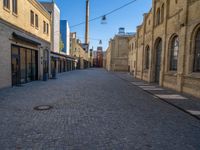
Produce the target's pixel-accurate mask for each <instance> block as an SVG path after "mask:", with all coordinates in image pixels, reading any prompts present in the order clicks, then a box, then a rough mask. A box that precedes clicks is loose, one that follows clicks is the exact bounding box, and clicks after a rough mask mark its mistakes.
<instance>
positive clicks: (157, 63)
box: [155, 38, 162, 83]
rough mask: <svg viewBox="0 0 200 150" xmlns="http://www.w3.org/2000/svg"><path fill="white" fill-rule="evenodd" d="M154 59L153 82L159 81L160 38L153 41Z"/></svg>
mask: <svg viewBox="0 0 200 150" xmlns="http://www.w3.org/2000/svg"><path fill="white" fill-rule="evenodd" d="M155 51H156V59H155V82H156V83H159V81H160V69H161V53H162V39H161V38H158V39H157V40H156V43H155Z"/></svg>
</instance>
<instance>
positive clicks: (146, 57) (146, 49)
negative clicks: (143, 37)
mask: <svg viewBox="0 0 200 150" xmlns="http://www.w3.org/2000/svg"><path fill="white" fill-rule="evenodd" d="M144 60H145V62H144V69H145V70H149V68H150V62H149V61H150V47H149V45H147V46H146V48H145V59H144Z"/></svg>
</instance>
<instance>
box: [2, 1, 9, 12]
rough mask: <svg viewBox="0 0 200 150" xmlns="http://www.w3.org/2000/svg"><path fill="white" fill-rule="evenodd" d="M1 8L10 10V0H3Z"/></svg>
mask: <svg viewBox="0 0 200 150" xmlns="http://www.w3.org/2000/svg"><path fill="white" fill-rule="evenodd" d="M3 8H4V9H6V10H10V0H3Z"/></svg>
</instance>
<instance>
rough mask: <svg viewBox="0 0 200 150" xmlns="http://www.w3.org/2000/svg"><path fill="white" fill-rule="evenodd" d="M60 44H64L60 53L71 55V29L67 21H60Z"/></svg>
mask: <svg viewBox="0 0 200 150" xmlns="http://www.w3.org/2000/svg"><path fill="white" fill-rule="evenodd" d="M60 38H61V39H60V42H61V43H60V44H63V46H62V47H61V49H60V51H61V52H62V53H63V54H66V55H70V50H69V49H70V28H69V23H68V21H67V20H60Z"/></svg>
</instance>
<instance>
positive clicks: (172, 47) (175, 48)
mask: <svg viewBox="0 0 200 150" xmlns="http://www.w3.org/2000/svg"><path fill="white" fill-rule="evenodd" d="M179 46H180V44H179V36H178V35H177V34H175V35H173V36H172V37H171V40H170V44H169V71H173V72H177V70H178V56H179ZM175 54H176V55H175ZM175 58H177V59H175ZM175 60H176V64H175Z"/></svg>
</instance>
